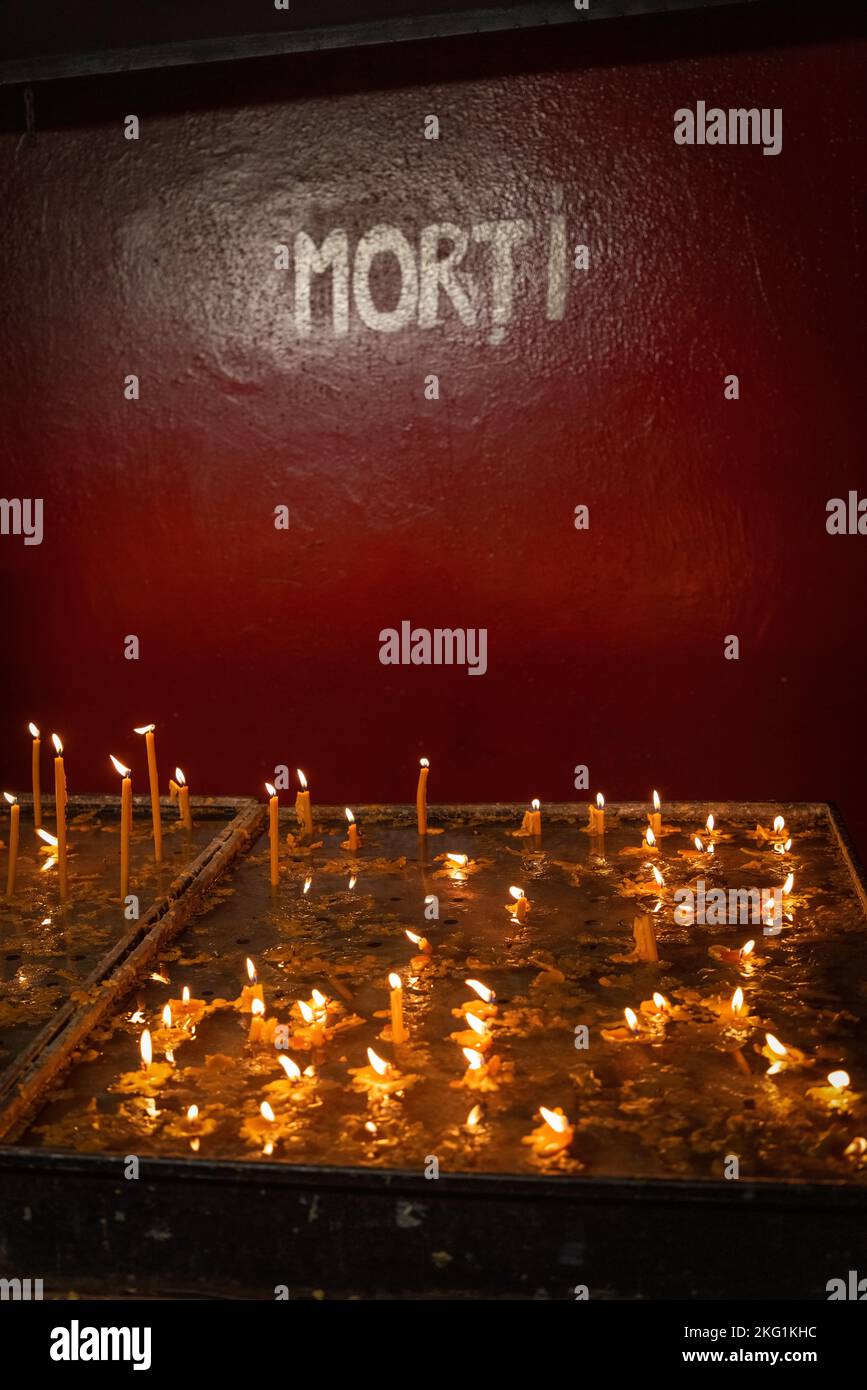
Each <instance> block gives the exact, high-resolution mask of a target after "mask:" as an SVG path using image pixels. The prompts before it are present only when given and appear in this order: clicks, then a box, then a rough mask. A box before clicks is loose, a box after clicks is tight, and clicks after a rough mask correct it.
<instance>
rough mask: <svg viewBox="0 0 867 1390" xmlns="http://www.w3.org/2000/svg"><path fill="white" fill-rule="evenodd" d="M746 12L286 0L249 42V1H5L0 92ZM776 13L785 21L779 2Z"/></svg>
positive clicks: (534, 1)
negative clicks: (66, 5) (512, 33)
mask: <svg viewBox="0 0 867 1390" xmlns="http://www.w3.org/2000/svg"><path fill="white" fill-rule="evenodd" d="M754 3H757V0H589V8H588V9H586V10H583V9H582V10H578V9H576V8H575V5H574V3H573V0H504V2H503V3H501V4H498V5H479V4H478V3H477V0H470V3H468V0H464V2H463V3H460V0H459V3H456V4H452V5H450V6H448V7H444V6H443V4H442V0H440V3H439V4H437V3H436V0H434V3H433V4H431V3H426V0H405V2H404V3H402V4H401V3H390V4H387V5H386V4H371V3H365V0H352V3H349V2H348V0H316V3H312V0H289V9H288V10H276V9H274V8H273V6H270V7H269V6H267V5H265V4H262V5H261V6H260V7H257V13H256V19H257V22H258V23H260V24H261V23H263V22H264V19H265V17H268V18H269V19H270V21H271V27H270V29H268V31H267V32H257V33H250V32H247V28H246V26H247V25H249V21H250V8H251V7H250V4H249V0H212V3H210V4H202V5H195V4H192V5H191V4H189V3H187V4H186V5H184V4H181V5H177V4H175V3H171V4H168V3H164V0H152V3H150V4H148V5H146V6H137V5H118V4H117V0H112V3H111V4H108V0H89V3H88V5H87V6H85V7H83V13H82V7H72V16H71V17H68V16H69V12H67V15H66V16H63V17H59V16H58V15H57V13H56V12H55V13H54V14H52V11H51V7H48V8H46V7H42V6H37V5H34V4H33V0H6V5H5V7H4V8H5V18H4V20H3V28H4V30H5V32H4V33H3V34H2V40H0V51H2V55H3V56H2V57H0V84H2V85H10V84H16V83H32V82H42V81H54V80H57V79H59V78H61V79H62V78H69V77H86V76H98V75H100V74H103V73H121V72H138V71H145V70H148V69H155V68H165V67H186V66H189V65H191V64H197V63H224V62H228V61H232V60H235V59H249V58H266V57H273V56H277V55H280V54H288V53H313V52H321V51H323V50H328V49H345V48H353V47H357V46H362V45H369V44H390V43H402V42H408V41H411V40H413V39H431V38H445V37H449V36H453V35H459V34H484V33H496V32H498V31H505V30H514V29H538V28H543V27H552V26H558V25H575V24H581V23H588V22H590V21H593V20H600V19H606V20H611V19H626V18H628V17H630V16H637V15H650V14H671V13H673V12H677V11H688V10H702V9H718V8H721V7H723V6H731V5H741V6H743V5H749V4H754ZM781 8H782V10H783V12H785V8H786V6H785V5H783V4H782V0H781ZM16 11H17V15H16V13H15V12H16ZM100 11H104V14H101V13H100ZM194 11H197V13H194ZM10 12H12V13H10ZM323 20H327V21H328V22H327V23H323ZM314 21H315V23H314ZM781 28H784V25H781ZM781 37H782V34H781Z"/></svg>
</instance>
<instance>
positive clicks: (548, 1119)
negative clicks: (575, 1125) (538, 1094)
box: [539, 1105, 569, 1134]
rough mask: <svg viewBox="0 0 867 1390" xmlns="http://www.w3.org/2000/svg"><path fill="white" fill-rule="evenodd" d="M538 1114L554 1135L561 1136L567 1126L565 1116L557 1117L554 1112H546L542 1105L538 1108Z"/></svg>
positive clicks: (567, 1122)
mask: <svg viewBox="0 0 867 1390" xmlns="http://www.w3.org/2000/svg"><path fill="white" fill-rule="evenodd" d="M539 1114H540V1115H541V1116H542V1119H543V1120H544V1121H545V1124H546V1125H548V1126H549V1127H550V1128H551V1129H553V1131H554V1133H555V1134H563V1132H564V1131H565V1130H566V1128H567V1126H568V1124H569V1121H568V1120H567V1119H566V1116H565V1115H558V1114H557V1112H556V1111H555V1110H546V1109H545V1107H544V1105H540V1106H539Z"/></svg>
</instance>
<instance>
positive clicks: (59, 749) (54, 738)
mask: <svg viewBox="0 0 867 1390" xmlns="http://www.w3.org/2000/svg"><path fill="white" fill-rule="evenodd" d="M51 742H52V743H53V744H54V751H55V753H56V754H57V756H58V757H59V758H62V757H63V744H62V743H61V742H60V736H59V734H52V735H51Z"/></svg>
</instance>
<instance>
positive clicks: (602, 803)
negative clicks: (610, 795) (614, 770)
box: [596, 792, 605, 811]
mask: <svg viewBox="0 0 867 1390" xmlns="http://www.w3.org/2000/svg"><path fill="white" fill-rule="evenodd" d="M596 806H597V808H598V810H600V811H602V810H603V809H604V807H605V797H604V796H603V795H602V793H601V792H597V793H596Z"/></svg>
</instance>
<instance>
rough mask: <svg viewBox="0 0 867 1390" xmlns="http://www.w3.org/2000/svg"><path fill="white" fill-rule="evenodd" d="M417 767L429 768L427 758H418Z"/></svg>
mask: <svg viewBox="0 0 867 1390" xmlns="http://www.w3.org/2000/svg"><path fill="white" fill-rule="evenodd" d="M418 765H419V767H430V763H429V762H428V760H427V758H419V760H418Z"/></svg>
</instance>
